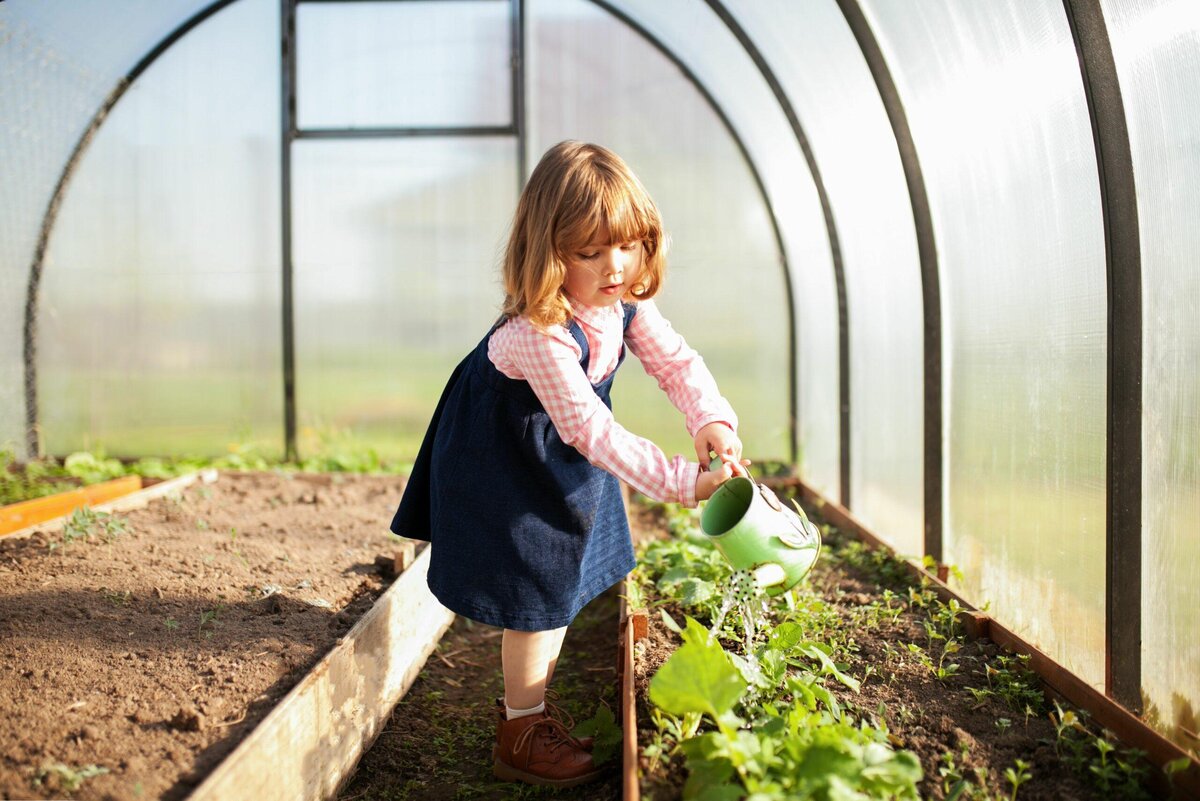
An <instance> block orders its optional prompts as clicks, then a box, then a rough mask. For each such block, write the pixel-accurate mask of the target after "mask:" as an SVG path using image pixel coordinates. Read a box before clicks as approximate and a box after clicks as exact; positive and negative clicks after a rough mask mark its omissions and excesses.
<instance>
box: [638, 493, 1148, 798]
mask: <svg viewBox="0 0 1200 801" xmlns="http://www.w3.org/2000/svg"><path fill="white" fill-rule="evenodd" d="M653 514H655V513H654V512H647V511H643V513H642V518H643V519H646V517H647V516H648V515H653ZM659 516H660V520H661V514H659ZM810 517H813V519H814V520H817V521H818V522H819V517H818V516H817V515H815V514H813V513H812V512H811V511H810ZM823 529H824V527H823ZM659 530H660V532H661V534H660V536H666V534H665V531H666V527H665V522H660V523H659ZM847 544H848V541H847V538H844V537H843V536H842V535H840V534H839V533H838V532H837V531H836V530H834V531H832V532H828V531H827V533H826V536H825V551H824V552H823V553H822V556H821V558H820V559H819V560H818V563H817V566H816V567H815V568H814V569H813V572H812V573H811V574H810V576H809V577H808V578H807V579H805V582H804V583H802V584H801V587H802V588H803V587H805V586H807V587H808V588H809V590H810V591H811V592H812V593H815V595H816V596H817V597H818V598H819V599H820V600H821V601H823V602H824V603H825V604H828V605H830V606H831V607H832V608H833V610H834V611H835V612H836V614H837V618H838V620H839V622H840V629H839V631H840V632H841V633H842V635H843V637H844V639H845V640H847V641H848V642H849V644H850V652H851V653H850V658H849V660H847V661H846V663H843V665H842V668H843V672H845V673H847V674H849V675H850V676H853V677H855V678H857V679H859V680H860V681H861V690H860V692H859V693H854V692H852V691H850V690H849V689H847V688H846V687H844V686H842V685H841V684H839V683H837V682H834V681H827V682H826V686H828V687H829V689H831V690H832V691H833V692H834V694H835V695H837V697H838V700H839V701H840V702H841V703H842V704H843V705H844V706H845V707H846V708H847V709H848V710H849V712H850V713H851V714H852V715H854V716H855V717H857V718H860V719H863V718H865V719H867V720H872V721H875V722H879V721H885V722H886V726H887V729H888V732H889V736H888V740H889V741H890V743H891V744H892V746H893V747H894V748H896V749H897V750H900V749H905V750H908V751H911V752H913V753H914V754H915V755H916V757H917V758H918V760H919V761H920V763H921V767H922V769H923V771H924V779H923V780H922V782H921V784H920V786H919V792H920V795H921V798H929V799H944V798H946V797H947V796H948V794H950V793H949V792H948V791H949V790H951V789H952V788H953V786H954V784H955V783H956V781H957V780H958V778H959V777H961V778H963V779H965V780H966V781H967V782H969V785H968V786H967V788H966V789H965V790H964V791H963V792H962V795H961V796H959V797H960V798H964V799H966V798H1009V797H1010V796H1011V795H1012V792H1013V789H1012V787H1011V785H1010V784H1009V783H1008V781H1007V780H1006V778H1005V771H1006V770H1007V769H1009V768H1012V767H1013V766H1014V765H1015V764H1016V761H1017V760H1022V761H1023V762H1024V763H1026V764H1027V765H1028V768H1027V769H1028V772H1029V773H1030V774H1031V775H1032V778H1030V779H1029V780H1028V781H1026V782H1025V783H1023V784H1021V786H1020V789H1019V793H1018V797H1019V798H1020V799H1022V800H1023V801H1034V800H1036V799H1046V800H1047V801H1049V800H1050V799H1055V800H1063V799H1067V800H1069V799H1106V798H1117V797H1126V798H1131V797H1132V798H1138V797H1141V798H1151V797H1153V796H1152V793H1151V791H1150V790H1149V789H1146V788H1143V787H1134V788H1125V792H1123V793H1120V794H1117V793H1111V792H1110V793H1105V792H1101V791H1099V790H1098V789H1095V788H1094V787H1093V786H1091V785H1090V784H1088V783H1087V782H1085V781H1084V780H1083V779H1082V778H1081V777H1080V776H1079V775H1078V774H1077V773H1075V772H1073V771H1072V770H1071V768H1070V767H1069V766H1068V764H1067V763H1066V761H1065V760H1063V759H1062V758H1060V757H1059V755H1058V754H1057V753H1056V750H1055V741H1056V730H1055V727H1054V725H1053V723H1052V722H1051V720H1050V718H1049V716H1048V714H1047V713H1048V711H1052V710H1053V709H1054V707H1053V703H1052V701H1050V700H1045V701H1044V704H1043V705H1042V706H1041V707H1040V708H1039V709H1034V710H1032V713H1031V714H1029V715H1028V716H1026V715H1025V714H1023V712H1022V711H1017V710H1014V709H1013V708H1011V707H1010V706H1009V705H1008V704H1007V703H1006V702H1005V701H1004V700H1002V699H1001V698H999V697H995V696H992V697H985V698H981V699H980V698H976V697H975V695H973V694H972V693H971V692H970V691H969V690H968V689H967V688H968V687H973V688H976V689H979V688H989V680H988V676H987V675H986V672H985V671H986V668H985V665H988V664H991V665H993V666H995V665H996V664H997V662H996V660H997V658H998V657H1000V656H1002V655H1004V652H1003V651H1002V650H1001V649H999V648H998V646H996V645H995V644H994V643H992V642H991V641H989V640H986V639H981V640H975V641H971V640H967V641H966V642H965V644H964V645H963V646H962V650H960V651H959V652H957V653H955V654H953V655H952V657H949V658H948V659H949V661H953V662H957V663H958V664H959V668H958V672H957V673H956V674H954V675H950V676H948V677H945V678H943V679H938V678H937V677H935V675H934V673H933V672H932V670H931V669H930V667H929V666H927V665H924V664H921V663H920V661H919V660H918V659H916V658H914V657H913V656H912V654H911V652H910V651H909V650H908V647H907V646H908V644H909V643H912V644H915V645H918V646H920V647H921V648H923V649H926V650H927V652H928V653H930V654H931V655H932V659H933V662H934V664H935V665H936V663H937V659H938V656H939V655H940V653H941V651H940V649H939V648H938V645H937V644H936V643H935V644H934V645H933V647H932V648H930V640H929V638H928V636H927V633H926V630H925V628H924V626H923V625H922V620H923V619H924V618H925V616H924V615H922V614H921V610H920V609H919V608H916V607H915V606H914V605H912V604H910V603H909V597H910V596H909V594H908V588H909V586H910V585H908V584H907V583H906V582H905V581H904V579H903V578H902V577H901V575H900V573H899V571H898V570H897V571H896V574H895V575H893V576H888V575H886V574H885V575H880V573H879V568H878V563H876V564H875V566H874V567H872V566H870V565H866V566H864V565H863V564H862V562H863V560H862V559H861V554H862V553H863V551H862V550H861V549H859V550H858V551H857V553H858V554H859V555H860V558H859V559H857V560H856V559H855V558H853V557H851V558H847V557H846V556H845V554H846V547H847ZM884 570H885V571H886V567H885V568H884ZM885 590H890V591H891V593H894V595H891V596H889V598H890V600H888V601H885V600H884V599H883V593H884V591H885ZM642 592H643V595H644V596H645V602H646V606H647V607H649V608H650V614H649V616H648V617H649V639H648V640H647V641H644V642H642V643H639V644H638V645H637V646H636V651H635V654H636V664H635V689H636V692H637V695H638V711H637V715H638V729H639V754H640V770H641V774H642V780H641V786H642V797H643V798H645V799H654V801H667V800H668V799H677V798H681V797H682V789H683V784H684V782H685V780H686V778H687V773H686V769H685V767H684V762H683V758H682V756H680V755H678V754H675V755H674V756H672V757H671V758H670V759H669V760H665V761H662V760H658V759H652V758H648V757H647V755H646V753H645V752H644V749H645V747H646V746H647V745H648V744H650V743H652V742H653V741H654V739H655V737H656V735H657V731H656V729H655V726H654V724H653V722H652V721H651V704H650V702H649V700H648V688H649V683H650V680H651V678H652V677H653V676H654V674H655V673H656V672H657V671H658V669H659V668H660V667H661V666H662V664H663V663H664V662H665V661H666V660H667V659H668V658H669V657H670V656H671V654H672V653H673V652H674V651H675V650H676V649H677V648H678V647H679V645H680V638H679V636H678V635H677V634H675V633H674V632H672V631H671V630H670V629H668V628H667V626H666V625H665V624H664V623H663V621H662V619H661V617H660V614H659V609H663V610H665V611H666V612H667V613H668V614H670V615H671V616H672V617H673V618H674V619H675V620H676V621H677V622H679V623H680V624H682V623H683V620H684V615H685V614H690V615H692V616H696V615H697V612H696V610H695V609H688V608H683V607H681V606H680V605H678V604H675V603H673V602H667V603H663V602H662V601H661V600H660V598H659V596H658V595H657V594H656V593H655V590H654V587H653V586H652V585H651V586H649V587H647V586H646V585H644V584H643V589H642ZM802 598H803V596H802ZM801 603H803V600H801ZM886 603H890V604H891V605H892V606H893V607H903V612H902V613H899V614H897V615H895V619H894V621H892V620H889V619H887V616H882V615H878V614H875V615H864V614H863V613H862V611H863V610H864V608H866V607H868V606H870V605H873V604H886ZM700 622H701V623H703V624H705V625H706V626H707V625H708V624H709V623H710V622H711V621H708V620H705V619H701V621H700ZM725 648H726V650H727V651H730V652H735V653H738V654H740V653H742V650H743V646H742V644H741V643H726V644H725ZM1006 658H1007V659H1010V660H1013V661H1014V662H1015V660H1014V659H1013V658H1012V657H1011V656H1009V657H1006ZM839 661H841V660H839ZM1009 664H1012V662H1010V663H1009ZM993 675H995V674H993ZM1036 684H1040V683H1039V682H1036V680H1035V685H1036ZM948 759H950V760H952V762H949V761H947V760H948Z"/></svg>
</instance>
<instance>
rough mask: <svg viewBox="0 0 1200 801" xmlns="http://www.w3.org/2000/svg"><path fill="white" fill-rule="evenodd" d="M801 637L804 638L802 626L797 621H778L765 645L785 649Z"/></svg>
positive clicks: (793, 644)
mask: <svg viewBox="0 0 1200 801" xmlns="http://www.w3.org/2000/svg"><path fill="white" fill-rule="evenodd" d="M802 639H804V628H803V627H802V626H801V625H800V624H799V623H791V622H788V623H780V624H779V625H778V626H776V627H775V630H774V631H772V632H771V639H770V640H768V641H767V647H768V648H777V649H779V650H780V651H787V650H788V649H790V648H793V647H794V646H795V645H796V643H798V642H800V641H801V640H802Z"/></svg>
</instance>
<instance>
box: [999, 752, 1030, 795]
mask: <svg viewBox="0 0 1200 801" xmlns="http://www.w3.org/2000/svg"><path fill="white" fill-rule="evenodd" d="M1004 778H1005V779H1006V780H1007V781H1008V783H1009V784H1011V785H1012V795H1010V796H1009V801H1017V791H1018V790H1020V789H1021V785H1022V784H1024V783H1025V782H1027V781H1029V780H1030V779H1032V778H1033V774H1032V773H1030V772H1029V764H1028V763H1027V762H1025V761H1023V760H1020V759H1018V760H1017V761H1016V763H1015V764H1014V767H1011V768H1005V769H1004Z"/></svg>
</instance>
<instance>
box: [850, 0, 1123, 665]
mask: <svg viewBox="0 0 1200 801" xmlns="http://www.w3.org/2000/svg"><path fill="white" fill-rule="evenodd" d="M865 5H866V6H867V10H868V12H869V17H870V19H871V24H872V27H873V28H874V30H875V31H876V34H877V35H878V37H879V39H880V44H881V45H882V46H883V49H884V54H885V57H886V58H887V62H888V64H889V66H890V68H891V70H892V73H893V75H894V76H895V79H896V84H897V87H898V89H899V91H900V94H901V97H902V99H903V101H904V104H905V109H906V112H907V115H908V120H909V123H910V124H911V126H912V132H913V137H914V139H915V142H916V147H917V152H918V155H919V157H920V160H921V167H922V169H923V171H924V175H925V181H926V186H927V189H928V192H929V201H930V207H931V211H932V214H933V225H934V232H935V235H936V238H937V248H938V255H939V259H940V269H941V296H942V321H943V329H942V337H943V354H944V356H943V380H944V399H945V425H946V442H947V453H946V457H945V476H946V482H947V501H948V504H947V515H948V519H947V521H946V526H945V537H946V542H945V545H946V547H945V554H946V560H947V561H949V562H951V563H954V564H957V565H958V566H959V568H960V569H961V570H962V572H963V574H964V583H963V587H964V589H965V591H966V594H967V596H968V597H969V598H971V599H972V600H974V601H976V602H978V603H979V604H983V603H990V604H991V607H990V609H991V613H992V614H993V615H995V616H996V617H997V618H998V619H999V620H1001V621H1002V622H1003V623H1005V624H1006V625H1009V626H1011V627H1012V628H1014V629H1015V630H1016V631H1017V632H1019V633H1020V634H1022V635H1023V636H1025V637H1028V638H1029V639H1030V640H1031V641H1032V642H1033V643H1034V644H1036V645H1037V646H1039V647H1040V648H1042V649H1043V650H1045V651H1046V652H1048V653H1049V654H1050V655H1051V656H1052V657H1053V658H1055V659H1056V660H1058V661H1059V662H1061V663H1063V664H1065V665H1066V666H1067V667H1069V668H1071V669H1072V670H1073V671H1075V672H1076V673H1077V674H1079V675H1080V676H1081V677H1083V678H1084V679H1085V680H1087V681H1089V682H1091V683H1093V684H1094V685H1095V686H1100V685H1101V683H1102V680H1103V674H1104V572H1105V561H1104V551H1105V547H1104V543H1105V461H1104V459H1105V456H1104V453H1105V371H1106V362H1105V346H1106V338H1107V336H1106V321H1105V309H1106V297H1105V292H1106V289H1105V283H1106V282H1105V256H1104V227H1103V220H1102V217H1101V209H1100V194H1099V180H1098V178H1097V173H1096V169H1097V168H1096V154H1095V148H1094V145H1093V140H1092V130H1091V122H1090V119H1089V116H1088V110H1087V103H1086V98H1085V95H1084V90H1083V80H1082V76H1081V75H1080V72H1079V59H1078V56H1077V55H1076V50H1075V47H1074V44H1073V42H1072V39H1071V32H1070V29H1069V27H1068V24H1067V20H1066V16H1065V12H1064V10H1063V6H1062V3H1061V2H1058V0H1029V2H1023V3H1019V4H1002V3H959V2H954V1H953V0H928V2H923V3H918V4H911V3H903V4H898V3H890V2H883V1H881V0H872V1H871V2H868V3H866V4H865Z"/></svg>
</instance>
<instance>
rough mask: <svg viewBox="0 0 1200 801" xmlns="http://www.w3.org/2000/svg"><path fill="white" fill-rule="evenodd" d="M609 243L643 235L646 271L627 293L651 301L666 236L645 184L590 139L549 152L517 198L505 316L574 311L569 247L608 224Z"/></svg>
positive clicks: (554, 321) (542, 318)
mask: <svg viewBox="0 0 1200 801" xmlns="http://www.w3.org/2000/svg"><path fill="white" fill-rule="evenodd" d="M602 229H606V230H607V231H608V239H609V242H610V244H611V243H617V242H641V243H642V264H641V272H640V274H638V275H636V276H632V277H631V278H632V281H631V283H630V286H629V289H627V290H626V292H625V295H624V298H623V299H626V300H628V299H634V300H648V299H649V298H652V297H654V296H655V295H656V294H657V293H658V290H659V288H660V287H661V286H662V283H663V277H664V273H665V272H666V250H667V237H666V234H665V233H664V232H663V227H662V218H661V217H660V216H659V213H658V208H657V207H656V206H655V205H654V201H653V200H651V199H650V195H649V193H647V192H646V189H645V187H643V186H642V184H641V182H640V181H639V180H638V179H637V176H635V175H634V174H633V171H632V170H630V169H629V167H628V165H626V164H625V162H624V161H622V160H621V157H620V156H618V155H617V154H616V153H613V152H612V151H611V150H608V149H607V148H603V147H600V146H599V145H592V144H587V143H584V142H575V141H566V142H559V143H558V144H557V145H555V146H554V147H552V148H550V149H549V150H548V151H546V154H545V155H544V156H542V160H541V161H540V162H538V165H537V167H536V168H534V170H533V174H532V175H530V176H529V183H527V184H526V185H525V190H524V191H523V192H522V193H521V199H520V201H519V202H518V203H517V213H516V215H515V216H514V217H513V226H512V234H511V235H510V236H509V240H508V249H507V250H506V251H505V254H504V268H503V270H504V292H505V297H504V315H505V316H506V317H515V316H524V317H528V318H529V320H530V322H532V323H533V324H534V325H535V326H537V327H539V328H543V329H544V328H549V327H550V326H554V325H559V324H561V323H564V322H566V321H567V320H569V319H570V318H571V306H570V304H568V302H567V299H566V295H565V294H564V292H563V282H564V281H565V280H566V276H567V259H568V257H569V256H570V254H572V253H575V252H576V251H577V250H578V249H579V248H582V247H584V246H585V245H587V244H589V243H590V242H591V241H592V239H593V237H595V236H596V234H597V233H598V232H599V231H601V230H602Z"/></svg>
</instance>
